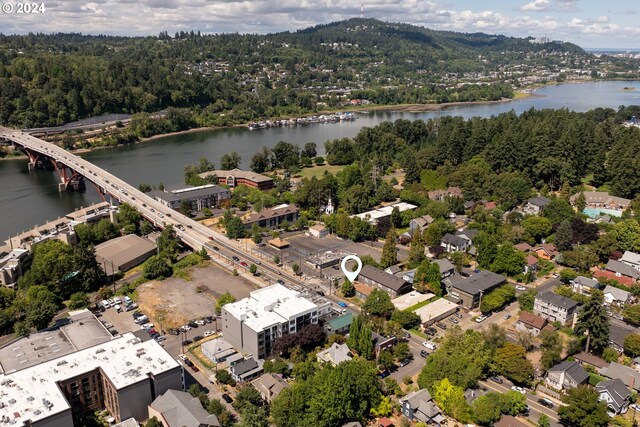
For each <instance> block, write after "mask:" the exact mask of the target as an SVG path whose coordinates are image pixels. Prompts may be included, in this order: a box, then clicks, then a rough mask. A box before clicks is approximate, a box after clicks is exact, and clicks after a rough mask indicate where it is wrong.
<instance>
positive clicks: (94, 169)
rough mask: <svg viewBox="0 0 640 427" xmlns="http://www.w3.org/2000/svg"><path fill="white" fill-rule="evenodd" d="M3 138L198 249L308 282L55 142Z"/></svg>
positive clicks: (11, 134) (3, 134)
mask: <svg viewBox="0 0 640 427" xmlns="http://www.w3.org/2000/svg"><path fill="white" fill-rule="evenodd" d="M2 139H6V140H9V141H12V142H13V143H14V144H16V145H19V146H21V147H23V148H25V149H26V150H29V151H31V152H32V153H35V154H39V155H43V156H45V157H47V158H49V159H52V160H53V161H55V162H57V164H58V165H65V166H66V167H68V168H69V169H71V170H73V171H75V172H76V173H78V174H80V175H82V176H83V177H84V179H85V180H88V181H90V182H92V183H93V184H95V185H96V187H97V188H98V189H99V190H100V191H101V193H102V194H109V195H110V196H111V197H112V198H114V199H116V200H118V201H119V202H120V203H125V202H126V203H129V204H130V205H132V206H134V207H135V208H136V209H137V210H138V211H139V212H140V213H141V214H142V216H143V217H145V218H146V219H147V220H149V221H150V222H151V223H152V224H154V225H155V226H156V227H159V228H164V227H166V226H169V225H173V228H174V231H175V233H176V235H177V236H178V238H179V239H180V240H182V242H183V243H184V244H186V245H187V246H189V247H191V248H192V249H194V250H196V251H199V250H201V249H202V248H206V249H207V250H208V251H209V252H210V253H217V254H219V255H222V256H224V257H226V258H227V259H228V260H230V262H234V263H237V264H238V266H239V268H243V267H242V266H241V265H240V262H242V261H245V262H247V263H249V264H260V268H261V270H263V271H265V272H267V273H270V274H269V276H270V277H272V278H274V279H276V280H277V279H279V278H282V279H286V280H287V281H288V282H291V284H297V285H304V283H302V282H301V281H300V280H299V279H298V278H297V277H295V276H292V275H290V274H288V273H286V272H285V271H284V270H281V269H279V268H278V267H276V266H272V265H269V264H268V263H261V261H260V260H259V259H258V258H255V257H253V256H252V255H250V254H247V253H245V252H243V251H241V250H240V249H239V248H236V247H234V245H233V240H230V239H228V238H227V237H226V236H224V235H223V234H220V233H218V232H216V231H213V230H211V229H209V228H207V227H205V226H204V225H202V224H200V223H199V222H197V221H194V220H192V219H191V218H189V217H187V216H186V215H183V214H181V213H180V212H177V211H175V210H173V209H172V208H170V207H168V206H165V205H163V204H162V203H160V202H158V201H157V200H156V199H154V198H152V197H150V196H148V195H146V194H145V193H143V192H142V191H140V190H138V189H137V188H136V187H134V186H132V185H130V184H128V183H126V182H125V181H123V180H121V179H120V178H118V177H117V176H115V175H112V174H110V173H109V172H107V171H106V170H104V169H102V168H99V167H98V166H96V165H94V164H93V163H91V162H88V161H86V160H84V159H82V158H81V157H79V156H76V155H75V154H72V153H70V152H69V151H67V150H65V149H63V148H60V147H58V146H57V145H55V144H51V143H49V142H47V141H43V140H41V139H39V138H36V137H33V136H31V135H29V134H27V133H24V132H21V131H18V130H14V129H8V128H3V127H0V140H2ZM214 248H217V250H216V249H214ZM234 256H235V257H237V258H238V259H239V260H240V261H234V260H233V259H232V257H234Z"/></svg>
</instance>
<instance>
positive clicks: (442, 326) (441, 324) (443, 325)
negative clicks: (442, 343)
mask: <svg viewBox="0 0 640 427" xmlns="http://www.w3.org/2000/svg"><path fill="white" fill-rule="evenodd" d="M436 326H437V327H438V328H440V329H447V325H445V324H444V323H441V322H438V323H436Z"/></svg>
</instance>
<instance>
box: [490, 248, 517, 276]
mask: <svg viewBox="0 0 640 427" xmlns="http://www.w3.org/2000/svg"><path fill="white" fill-rule="evenodd" d="M524 265H525V259H524V254H523V253H522V252H520V251H518V250H517V249H515V248H514V247H513V246H512V245H510V244H507V243H503V244H502V245H501V246H500V249H498V253H497V255H496V258H495V260H494V261H493V263H492V264H491V270H492V271H493V272H495V273H501V274H506V275H508V276H517V275H518V274H520V273H522V269H523V267H524Z"/></svg>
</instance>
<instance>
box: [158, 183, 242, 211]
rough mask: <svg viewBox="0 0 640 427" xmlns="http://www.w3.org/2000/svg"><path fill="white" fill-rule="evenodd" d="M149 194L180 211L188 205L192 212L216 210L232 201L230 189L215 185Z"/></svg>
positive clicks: (174, 188) (178, 188) (169, 189)
mask: <svg viewBox="0 0 640 427" xmlns="http://www.w3.org/2000/svg"><path fill="white" fill-rule="evenodd" d="M147 194H148V195H149V196H150V197H153V198H154V199H156V200H157V201H159V202H160V203H162V204H163V205H165V206H168V207H170V208H171V209H179V208H181V207H182V204H184V203H188V204H189V206H190V208H191V209H192V210H194V211H198V212H199V211H201V210H202V209H204V208H216V207H218V206H220V205H221V204H223V203H224V202H226V201H228V200H229V199H231V191H229V189H227V188H224V187H220V186H218V185H215V184H205V185H200V186H197V187H194V186H187V187H173V188H168V189H166V190H152V191H150V192H149V193H147Z"/></svg>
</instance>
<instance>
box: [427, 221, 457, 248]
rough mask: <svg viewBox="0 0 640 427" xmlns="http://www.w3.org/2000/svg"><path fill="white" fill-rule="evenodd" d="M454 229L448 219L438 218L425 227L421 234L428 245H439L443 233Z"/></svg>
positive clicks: (451, 231)
mask: <svg viewBox="0 0 640 427" xmlns="http://www.w3.org/2000/svg"><path fill="white" fill-rule="evenodd" d="M454 231H455V227H454V226H453V225H452V224H451V223H450V222H449V221H446V220H444V219H442V218H439V219H437V220H435V221H434V222H433V223H431V225H430V226H429V227H427V229H426V230H425V231H424V233H423V235H422V240H423V241H424V243H425V244H426V245H427V246H429V247H437V246H440V241H441V240H442V237H443V236H444V235H445V234H447V233H453V232H454Z"/></svg>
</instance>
